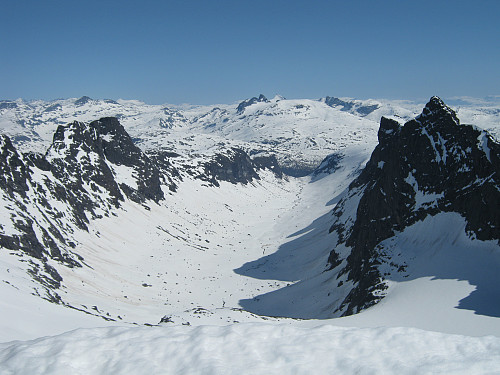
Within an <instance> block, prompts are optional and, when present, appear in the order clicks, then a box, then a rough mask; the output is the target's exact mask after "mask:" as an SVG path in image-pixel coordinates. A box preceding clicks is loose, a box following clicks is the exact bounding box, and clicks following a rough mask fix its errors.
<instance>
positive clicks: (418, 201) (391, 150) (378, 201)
mask: <svg viewBox="0 0 500 375" xmlns="http://www.w3.org/2000/svg"><path fill="white" fill-rule="evenodd" d="M378 138H379V144H378V146H377V147H376V148H375V150H374V151H373V153H372V156H371V158H370V161H369V162H368V163H367V165H366V167H365V169H364V170H363V171H362V173H361V174H360V176H359V177H358V178H357V179H356V180H354V181H353V182H352V183H351V185H350V186H349V192H348V194H347V195H346V197H345V198H344V199H343V200H341V201H340V202H339V204H338V205H337V206H336V208H335V209H334V215H335V216H336V217H337V222H336V223H335V224H334V225H333V226H332V228H331V229H330V231H331V232H333V231H334V232H336V233H337V235H338V243H337V246H338V245H340V244H344V245H345V246H346V247H350V248H351V252H350V255H349V256H348V257H347V262H346V265H345V266H344V267H343V268H342V269H340V267H339V266H340V264H341V263H342V262H341V260H340V259H339V254H338V253H337V252H336V251H335V250H333V251H332V252H331V254H330V258H329V269H330V270H333V269H336V270H337V272H338V277H340V276H342V275H344V274H347V275H348V278H347V279H348V280H350V281H353V282H354V283H355V285H356V286H355V287H354V288H353V289H352V290H351V292H350V293H349V294H348V295H347V296H346V298H345V299H344V301H343V302H342V304H341V305H340V307H339V308H338V311H341V312H343V315H351V314H353V313H355V312H357V311H359V310H361V309H364V308H367V307H369V306H371V305H373V304H374V303H376V302H377V300H378V299H380V298H381V297H378V296H377V293H376V291H377V290H380V289H383V288H384V287H385V286H384V285H385V284H384V282H383V277H382V275H381V274H380V272H379V271H378V267H377V266H378V264H379V263H380V261H381V260H380V259H378V256H379V254H378V253H377V248H376V247H377V244H379V243H380V242H381V241H383V240H385V239H387V238H389V237H391V236H393V235H394V234H395V233H396V232H399V231H402V230H403V229H404V228H406V227H408V226H410V225H412V224H414V223H416V222H417V221H419V220H423V219H424V218H425V217H426V216H427V215H436V214H437V213H440V212H457V213H459V214H461V215H462V216H463V217H464V218H465V219H466V220H467V226H466V230H467V231H468V233H469V234H470V235H471V236H474V237H476V238H478V239H481V240H497V241H498V240H499V239H500V210H499V209H498V208H499V207H500V206H499V202H500V188H499V186H500V159H499V155H500V145H499V144H498V143H497V142H496V141H495V140H494V139H493V138H492V137H491V136H490V135H489V134H488V133H487V132H485V131H482V130H479V129H478V128H476V127H474V126H470V125H460V122H459V120H458V118H457V116H456V114H455V113H454V112H453V111H452V110H451V109H450V108H449V107H447V106H446V105H445V104H444V103H443V102H442V101H441V100H440V99H439V98H437V97H433V98H431V100H430V101H429V103H428V104H427V105H426V107H425V108H424V110H423V112H422V114H421V115H420V116H419V117H417V118H416V119H414V120H411V121H409V122H407V123H406V124H405V125H404V126H400V125H399V123H397V122H396V121H393V120H390V119H386V118H382V120H381V123H380V129H379V133H378ZM417 195H418V196H417ZM356 196H358V197H360V198H359V204H358V206H357V212H356V218H355V221H354V223H352V224H349V223H344V222H341V221H340V218H341V217H342V216H343V214H344V211H345V207H346V204H347V202H348V200H350V199H356ZM422 198H424V199H422ZM337 267H339V268H338V269H337Z"/></svg>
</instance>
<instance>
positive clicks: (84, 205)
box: [0, 118, 173, 302]
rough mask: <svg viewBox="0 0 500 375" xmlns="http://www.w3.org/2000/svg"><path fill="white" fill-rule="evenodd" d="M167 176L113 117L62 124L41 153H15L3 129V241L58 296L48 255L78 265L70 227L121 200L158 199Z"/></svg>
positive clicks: (54, 297) (0, 161)
mask: <svg viewBox="0 0 500 375" xmlns="http://www.w3.org/2000/svg"><path fill="white" fill-rule="evenodd" d="M165 163H166V161H165V160H164V164H165ZM170 170H173V168H170ZM167 180H168V178H167V177H165V176H163V175H161V173H160V171H159V168H158V166H157V164H156V163H155V162H154V161H152V160H151V159H150V158H149V157H148V156H146V155H145V154H144V153H143V152H142V151H141V150H140V149H139V148H137V147H136V146H135V145H134V144H133V142H132V139H131V138H130V136H129V135H128V134H127V133H126V131H125V130H124V128H123V127H122V126H121V125H120V123H119V122H118V120H116V119H115V118H103V119H101V120H98V121H94V122H92V123H90V124H88V125H87V124H84V123H81V122H73V123H71V124H68V125H65V126H59V128H58V129H57V131H56V132H55V134H54V138H53V142H52V145H51V146H50V147H49V149H48V150H47V152H46V154H45V155H40V154H35V153H28V154H20V153H19V152H18V151H17V150H16V149H15V148H14V146H13V145H12V142H11V141H10V139H9V138H8V137H6V136H3V135H2V136H0V203H1V207H0V208H1V209H2V210H8V211H7V212H10V223H7V222H3V223H2V224H0V246H1V247H3V248H6V249H9V250H12V251H16V252H17V254H18V255H19V256H23V255H28V256H29V257H30V259H29V261H28V263H29V265H30V267H29V271H28V272H29V273H30V274H31V276H32V277H33V279H35V280H37V281H38V282H39V283H40V284H41V285H42V286H44V287H45V288H46V289H45V292H46V293H45V296H44V298H47V299H50V300H51V301H55V302H57V301H58V297H57V294H56V293H54V292H53V290H54V289H57V288H58V287H59V286H60V282H61V281H62V278H61V277H60V276H59V274H58V273H57V271H56V270H55V269H54V268H53V267H52V266H50V265H49V262H48V260H49V259H50V260H53V261H56V262H59V263H62V264H64V265H66V266H69V267H75V266H82V261H83V259H82V258H81V257H80V256H79V255H78V254H75V253H73V252H72V248H74V247H75V244H74V242H73V240H72V234H73V233H74V231H75V230H78V229H80V230H87V224H88V222H89V220H90V219H92V218H99V217H102V216H103V215H106V216H107V215H109V213H110V212H111V211H112V210H113V209H115V208H117V207H119V206H120V202H122V201H124V200H125V199H130V200H132V201H134V202H137V203H142V204H144V203H146V202H147V201H154V202H158V201H160V200H161V199H163V191H162V189H161V184H162V181H163V182H165V181H167ZM5 217H8V214H7V215H6V216H5Z"/></svg>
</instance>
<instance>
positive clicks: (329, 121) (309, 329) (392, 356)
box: [0, 97, 500, 374]
mask: <svg viewBox="0 0 500 375" xmlns="http://www.w3.org/2000/svg"><path fill="white" fill-rule="evenodd" d="M16 103H18V105H19V108H24V109H25V111H33V113H36V116H39V117H36V116H35V115H34V114H31V115H30V116H32V117H29V116H28V117H27V118H29V119H33V118H38V119H39V120H38V121H40V123H38V124H35V123H34V122H32V123H30V124H31V125H29V126H26V127H24V128H23V129H24V130H22V131H23V132H27V133H26V134H28V133H29V134H30V136H32V137H33V140H34V142H32V141H26V143H25V144H24V146H22V147H24V150H30V149H33V150H34V149H37V147H40V146H44V145H46V143H47V142H48V140H49V138H50V137H49V133H50V132H49V131H48V129H49V128H50V127H51V126H53V125H50V124H56V123H57V121H61V122H67V121H66V120H69V119H70V118H71V119H74V118H73V117H71V116H74V115H75V114H78V116H82V118H81V119H84V117H85V116H88V120H90V119H92V120H94V119H95V118H96V117H95V115H96V114H97V117H100V116H101V115H110V114H112V111H120V112H122V117H121V118H122V120H123V122H124V125H125V127H126V128H127V130H128V131H129V132H130V133H131V134H132V135H133V136H134V138H135V141H136V142H137V143H138V144H140V145H141V147H143V149H149V150H151V149H155V148H159V147H161V148H163V149H168V150H175V151H177V152H179V153H180V154H181V156H180V157H179V158H178V159H174V161H173V162H174V163H176V165H177V166H181V165H182V164H184V163H191V164H193V165H196V164H197V163H198V162H202V161H204V160H207V157H209V156H211V155H213V154H215V153H216V152H218V151H220V150H224V149H227V148H228V147H231V146H235V145H236V146H241V147H243V148H244V149H245V150H247V151H248V152H251V151H252V150H253V151H254V152H255V153H256V154H258V153H277V154H278V153H279V154H280V155H282V158H281V159H280V162H281V163H282V164H283V165H285V166H286V165H291V164H287V161H290V160H291V161H300V163H301V166H300V167H304V166H305V167H307V168H310V167H311V166H312V165H318V164H319V161H320V160H321V159H322V158H323V157H324V156H326V155H327V154H329V153H331V152H335V153H338V154H339V155H340V159H339V160H338V162H339V164H338V165H336V166H335V167H334V168H333V169H335V172H334V173H332V174H318V175H315V176H308V177H300V178H295V177H288V178H286V179H281V180H280V179H277V178H276V177H275V176H274V175H273V174H272V173H271V172H269V171H260V172H259V174H260V177H261V179H260V180H254V181H252V182H251V183H249V184H246V185H242V184H236V185H235V184H230V183H228V182H224V181H221V182H220V187H214V186H212V185H210V184H208V183H206V182H205V181H202V180H198V179H194V178H190V177H189V175H187V174H184V175H183V179H182V181H180V182H178V188H177V191H176V192H175V193H174V192H170V191H168V190H167V189H164V193H165V199H164V200H162V201H159V202H158V203H154V202H148V203H147V204H145V205H144V204H139V203H134V202H132V201H130V200H126V201H125V202H124V203H123V205H122V206H121V208H119V209H117V210H115V211H113V212H112V214H111V215H110V216H109V217H103V218H100V219H96V220H92V221H91V222H90V223H89V225H88V227H89V231H88V232H85V231H75V232H74V233H73V234H72V235H73V237H74V239H75V242H76V247H75V248H74V249H73V250H72V251H74V252H75V253H76V254H80V255H82V256H83V258H84V260H85V263H86V265H88V266H86V267H74V268H68V267H65V266H63V265H60V264H56V263H54V264H53V266H54V267H55V268H56V269H57V270H58V272H59V273H60V274H61V276H62V277H63V280H64V282H63V284H62V287H61V289H60V295H61V297H62V298H63V300H64V301H65V302H66V304H67V305H70V306H72V308H69V307H67V306H57V305H54V304H51V303H49V302H47V301H45V300H43V299H40V298H38V297H34V296H32V295H31V294H30V293H31V292H30V291H31V290H32V288H33V286H32V283H33V281H32V280H31V279H30V278H29V276H28V275H27V274H26V267H27V264H26V262H23V261H22V260H23V259H22V258H20V259H21V260H20V261H19V259H18V256H17V255H15V254H13V253H9V252H8V251H2V252H0V275H1V281H2V283H0V290H1V293H2V297H3V298H2V301H1V302H0V316H1V317H2V320H1V322H2V323H1V326H0V342H3V344H0V370H1V371H0V372H1V373H7V374H9V373H55V374H57V373H61V374H62V373H103V374H105V373H106V374H107V373H122V372H123V373H214V374H215V373H217V374H221V373H222V374H224V373H235V372H241V373H266V374H270V373H271V374H272V373H280V374H281V373H300V374H302V373H304V374H305V373H311V372H315V373H332V372H340V373H361V374H364V373H367V374H368V373H369V374H371V373H464V374H465V373H467V374H469V373H495V371H497V369H498V368H499V367H500V319H498V317H499V316H500V306H499V305H498V304H497V303H496V302H495V301H498V298H497V297H498V294H497V291H496V290H495V288H494V287H492V286H495V285H498V281H499V280H498V276H497V273H496V270H497V269H498V265H499V261H500V258H499V256H500V255H499V248H498V245H497V244H495V243H492V242H487V241H477V240H474V241H473V240H471V238H469V236H467V235H466V234H465V231H464V227H465V223H464V219H463V218H462V217H460V215H457V214H453V213H447V214H440V215H437V216H434V217H430V218H426V219H425V220H423V221H420V222H417V223H416V224H414V225H412V226H410V227H408V228H406V229H405V230H404V231H403V232H401V233H398V234H397V235H396V236H394V237H392V238H391V239H388V240H386V242H385V243H384V244H383V247H384V249H386V251H387V254H386V257H387V258H388V259H389V258H390V259H393V260H394V262H393V263H394V264H393V265H392V266H391V267H392V268H391V267H388V268H387V269H386V273H387V275H388V279H389V280H390V284H389V289H388V290H387V291H386V297H385V298H384V299H383V300H382V301H381V302H380V303H379V304H377V305H375V306H373V307H371V308H369V309H367V310H366V311H363V312H362V313H360V314H356V315H354V316H350V317H343V318H334V316H333V315H332V314H331V311H332V308H331V305H332V303H335V301H334V296H332V295H330V293H331V291H332V290H333V289H334V288H336V287H337V283H338V281H337V280H335V281H332V280H331V279H329V278H328V277H326V276H327V275H325V274H324V273H322V272H323V270H324V269H325V267H326V265H327V260H328V256H329V254H330V251H331V250H332V246H333V245H334V244H333V243H332V240H331V238H329V235H328V233H329V229H330V227H331V225H332V223H333V221H334V218H333V217H332V215H331V210H332V208H333V207H334V206H335V205H336V204H337V203H338V202H339V200H340V198H341V197H342V196H343V194H345V192H346V189H347V187H348V185H349V183H350V182H351V181H352V180H353V179H354V178H355V177H356V176H357V175H358V174H359V171H360V168H361V167H362V166H363V165H364V163H366V161H367V160H368V158H369V156H370V152H371V151H372V149H373V148H374V146H375V142H376V130H377V128H378V123H377V122H375V120H374V119H371V118H370V117H369V116H376V115H377V113H376V111H379V113H382V112H383V111H386V112H384V113H385V114H389V115H391V114H392V115H394V116H396V115H397V114H398V112H397V111H396V110H395V109H394V108H393V107H391V108H389V107H388V106H385V107H384V106H383V105H382V104H383V102H382V101H379V103H382V104H381V105H380V108H379V109H377V110H375V111H373V112H372V113H370V114H368V115H365V116H361V115H360V114H359V113H358V114H356V113H350V112H348V111H344V110H341V109H339V108H331V107H329V106H327V105H326V104H325V103H324V102H322V101H308V100H300V101H299V100H296V101H293V100H284V99H282V98H279V97H277V98H274V99H272V100H270V101H267V102H266V101H263V102H258V103H255V104H252V105H251V106H249V107H246V108H245V110H244V111H243V112H241V113H239V114H238V113H237V108H236V105H230V106H218V109H214V108H208V107H186V108H177V109H169V110H168V111H167V110H166V109H165V108H164V107H162V108H161V110H160V111H159V107H155V106H146V105H144V104H143V103H138V102H124V101H118V102H112V101H109V102H105V101H92V100H82V101H81V102H80V104H79V108H80V109H79V111H81V112H80V113H77V112H78V111H75V106H76V105H77V104H75V100H74V99H68V100H66V102H65V101H61V102H60V103H52V105H56V107H55V108H54V109H52V110H51V111H54V112H57V111H59V112H60V113H62V114H64V115H57V116H53V115H50V113H49V112H51V111H46V112H45V110H46V106H47V103H41V102H38V103H29V104H28V103H24V102H22V101H16ZM57 104H60V107H57ZM365 104H366V105H368V104H369V105H373V102H368V103H365ZM393 105H394V106H396V105H395V104H394V103H393ZM26 106H28V107H29V108H27V107H26ZM410 107H411V106H410V105H409V107H404V111H403V110H401V109H400V110H399V111H400V112H399V113H400V115H399V116H400V117H404V116H411V114H410V113H411V108H410ZM37 108H38V109H37ZM40 108H45V109H44V110H43V111H42V112H43V114H40V113H39V112H40ZM96 108H98V109H99V110H97V109H96ZM109 108H114V109H109ZM125 108H127V110H125ZM397 108H403V106H399V107H397ZM9 111H10V112H9ZM9 111H6V110H2V112H1V113H2V116H3V117H0V118H1V121H2V124H6V123H7V122H8V121H7V120H6V118H8V116H11V117H12V116H13V113H14V112H12V111H11V110H9ZM37 111H38V112H37ZM134 111H135V112H134ZM169 111H170V112H169ZM19 113H20V112H19ZM19 113H17V115H18V116H21V117H22V115H21V114H19ZM24 113H28V112H24ZM29 113H32V112H29ZM471 113H476V114H477V113H485V112H484V111H483V110H477V111H476V112H474V110H471ZM6 114H7V115H8V116H7V115H6ZM49 115H50V116H53V117H50V116H49ZM44 116H46V117H44ZM471 116H472V115H471ZM492 116H493V117H491V118H490V117H488V118H487V120H485V121H484V122H483V123H482V125H483V126H489V127H491V128H494V129H498V125H494V121H496V120H495V119H496V117H495V116H494V115H492ZM21 117H18V118H17V120H16V121H19V119H20V118H21ZM294 118H295V120H293V121H292V120H291V119H294ZM484 118H486V117H484ZM59 119H60V120H59ZM263 119H272V120H269V121H264V120H263ZM492 119H493V120H492ZM9 121H11V120H9ZM26 121H27V122H26V123H29V121H32V120H29V121H28V120H26ZM33 121H34V120H33ZM376 121H378V120H376ZM489 121H492V122H489ZM464 122H465V121H464ZM492 123H493V125H491V124H492ZM9 124H12V122H9ZM16 124H19V123H18V122H16ZM44 124H45V125H44ZM2 126H3V125H2ZM9 126H10V125H9ZM44 126H47V127H46V128H44ZM5 128H7V126H6V127H5ZM9 129H13V130H12V132H13V133H15V134H17V135H19V134H20V133H16V132H18V130H19V128H17V127H15V126H13V127H12V128H9ZM42 129H43V130H42ZM30 132H31V133H30ZM35 133H36V134H35ZM37 137H38V138H37ZM275 139H278V140H279V141H278V142H276V143H272V142H271V143H269V142H268V141H270V140H275ZM316 139H318V140H319V141H316V145H315V144H314V143H313V142H311V140H316ZM17 144H18V145H23V140H22V139H20V140H18V142H17ZM30 144H33V145H35V146H33V148H30V147H31V146H30ZM283 155H284V156H283ZM292 156H293V157H294V158H293V159H290V158H289V157H292ZM122 169H123V170H122ZM122 169H120V170H118V169H116V170H114V173H116V174H117V175H119V176H120V178H121V180H123V181H125V182H127V183H128V184H132V185H133V183H134V181H135V180H133V179H132V178H131V176H132V175H131V173H129V172H130V171H128V170H125V169H124V168H122ZM163 188H165V187H164V186H163ZM242 197H244V198H242ZM5 210H6V212H5V214H8V210H7V209H5ZM442 233H447V234H446V236H442ZM402 250H404V252H403V251H402ZM416 259H417V260H418V261H415V260H416ZM402 265H406V273H401V272H396V271H395V270H396V269H399V267H400V266H402ZM345 287H348V286H347V285H346V286H345ZM242 307H244V308H245V309H246V310H247V311H244V310H242ZM77 309H78V310H81V311H78V310H77ZM257 313H259V314H263V315H258V314H257ZM276 315H280V316H292V317H294V318H313V319H310V320H301V319H287V318H278V317H272V316H276ZM103 318H104V319H103ZM318 318H319V319H318ZM160 322H161V323H160ZM138 325H141V326H142V325H151V327H138ZM156 325H159V326H156ZM116 326H119V327H116ZM96 327H101V328H96ZM73 329H77V330H74V331H71V330H73ZM68 331H69V332H68ZM429 331H435V332H429ZM64 332H66V333H64ZM473 336H477V337H473ZM13 340H29V341H13Z"/></svg>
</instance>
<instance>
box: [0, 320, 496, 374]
mask: <svg viewBox="0 0 500 375" xmlns="http://www.w3.org/2000/svg"><path fill="white" fill-rule="evenodd" d="M499 363H500V340H499V339H498V338H496V337H482V338H475V337H466V336H458V335H445V334H442V333H435V332H426V331H421V330H417V329H414V328H373V329H361V328H340V327H333V326H321V327H316V328H311V329H304V328H299V327H293V326H284V325H270V324H267V325H265V324H241V325H231V326H226V327H214V326H205V327H194V328H193V327H172V328H133V329H131V328H100V329H87V330H76V331H73V332H69V333H65V334H63V335H60V336H56V337H46V338H40V339H37V340H33V341H30V342H25V343H14V344H0V364H1V368H2V374H61V375H66V374H417V373H418V374H494V373H495V372H497V371H498V364H499Z"/></svg>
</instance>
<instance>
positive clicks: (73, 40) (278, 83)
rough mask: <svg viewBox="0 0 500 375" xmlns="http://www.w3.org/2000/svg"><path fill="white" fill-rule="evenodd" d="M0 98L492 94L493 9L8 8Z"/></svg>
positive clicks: (101, 4) (326, 5)
mask: <svg viewBox="0 0 500 375" xmlns="http://www.w3.org/2000/svg"><path fill="white" fill-rule="evenodd" d="M0 33H1V35H2V37H1V38H0V54H1V55H0V56H1V58H0V99H15V98H18V97H23V98H26V99H55V98H66V97H80V96H83V95H88V96H91V97H93V98H112V99H118V98H124V99H139V100H143V101H145V102H147V103H151V104H160V103H175V104H178V103H195V104H214V103H229V102H234V101H237V100H239V99H243V98H247V97H251V96H255V95H258V94H259V93H263V94H265V95H266V96H274V94H281V95H283V96H285V97H288V98H319V97H322V96H326V95H330V96H351V97H356V98H369V97H371V98H392V99H396V98H399V99H426V98H429V97H430V96H432V95H440V96H442V97H453V96H475V97H484V96H487V95H499V94H500V68H499V67H500V63H499V61H500V1H498V0H491V1H482V0H476V1H461V0H454V1H451V0H450V1H445V0H433V1H427V0H419V1H407V0H398V1H396V0H387V1H383V0H379V1H376V0H366V1H356V0H353V1H348V0H344V1H334V0H330V1H316V0H309V1H294V0H287V1H286V0H267V1H261V0H252V1H248V0H246V1H240V0H233V1H226V0H221V1H217V0H213V1H209V0H205V1H201V0H197V1H192V0H182V1H181V0H179V1H177V0H172V1H168V0H167V1H153V0H141V1H127V0H122V1H114V0H112V1H106V0H101V1H94V0H86V1H73V0H64V1H62V0H60V1H58V0H53V1H52V0H44V1H41V0H36V1H34V0H30V1H27V0H26V1H25V0H15V1H14V0H9V1H4V2H3V4H2V6H1V9H0Z"/></svg>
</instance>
